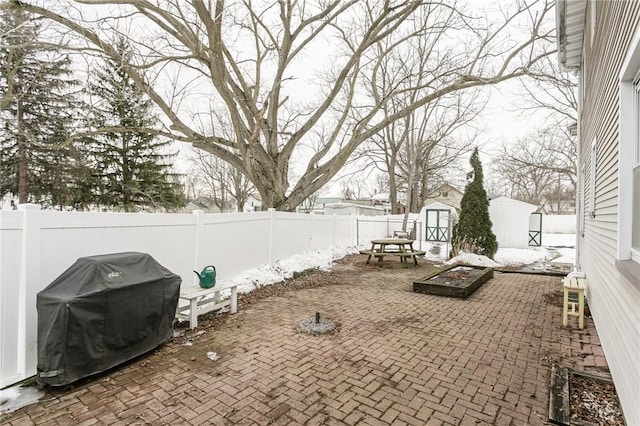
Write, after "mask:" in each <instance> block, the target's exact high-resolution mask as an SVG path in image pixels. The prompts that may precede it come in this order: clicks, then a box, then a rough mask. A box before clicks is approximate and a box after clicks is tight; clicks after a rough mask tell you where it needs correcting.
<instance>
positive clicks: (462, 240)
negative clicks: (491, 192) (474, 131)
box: [451, 148, 498, 258]
mask: <svg viewBox="0 0 640 426" xmlns="http://www.w3.org/2000/svg"><path fill="white" fill-rule="evenodd" d="M470 163H471V168H472V170H471V172H469V174H467V181H468V183H467V186H466V187H465V190H464V195H463V196H462V201H461V202H460V220H459V221H458V223H457V224H456V225H455V226H454V227H453V235H452V237H451V247H452V248H451V255H452V256H456V255H458V254H459V253H460V252H463V251H466V252H471V253H477V254H481V255H484V256H487V257H490V258H493V256H494V255H495V254H496V251H498V241H497V240H496V236H495V235H494V233H493V231H492V230H491V219H489V200H488V198H487V193H486V191H485V190H484V186H483V183H482V180H483V176H482V164H481V163H480V158H479V157H478V148H476V149H474V150H473V154H471V161H470Z"/></svg>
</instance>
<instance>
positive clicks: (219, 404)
mask: <svg viewBox="0 0 640 426" xmlns="http://www.w3.org/2000/svg"><path fill="white" fill-rule="evenodd" d="M362 259H363V260H362V262H361V263H364V258H362ZM399 266H400V264H399V262H398V264H396V265H393V264H387V266H385V267H384V268H380V269H371V268H370V269H360V268H358V267H357V266H353V265H338V266H337V267H336V268H335V269H334V271H332V272H331V274H332V275H334V276H335V281H337V282H338V283H339V284H337V285H327V286H321V287H317V288H309V289H302V290H295V291H290V292H288V293H286V294H285V295H284V296H275V297H268V298H266V299H262V300H259V301H257V302H256V303H252V304H250V305H248V306H242V305H240V309H239V312H238V314H236V315H234V316H231V317H229V319H228V321H227V322H226V323H223V324H221V325H220V326H219V327H217V329H215V330H204V331H201V332H196V333H194V334H192V335H191V336H190V339H191V342H192V344H191V345H190V346H185V345H184V343H183V342H184V338H181V339H176V340H175V341H172V342H170V343H167V344H165V345H164V346H162V347H161V348H159V349H158V350H156V351H155V352H154V353H152V354H150V355H147V356H144V357H142V358H139V359H137V360H135V361H133V362H131V363H129V364H127V365H125V366H122V367H120V368H116V369H115V370H113V371H112V372H110V373H108V374H105V375H102V376H98V377H96V378H94V379H92V380H89V381H85V382H83V383H81V384H79V385H78V386H77V387H75V388H73V389H71V390H67V391H60V390H57V391H55V392H52V393H48V394H47V395H46V396H45V398H43V399H42V400H41V402H39V403H37V404H34V405H31V406H29V407H25V408H23V409H21V410H18V411H17V412H15V413H12V414H10V415H9V416H8V418H5V421H6V422H7V423H8V424H10V425H25V424H42V425H58V424H84V425H90V424H122V425H125V424H127V425H128V424H194V425H198V424H213V425H231V424H261V425H267V424H272V425H290V424H308V425H315V424H326V425H334V424H335V425H337V424H340V425H342V424H348V425H355V424H358V425H387V424H393V425H396V424H398V425H402V424H410V425H425V424H428V425H438V424H453V425H475V424H497V425H524V424H527V425H528V424H532V425H537V424H545V423H546V422H547V420H546V419H547V405H548V398H549V393H548V385H549V377H550V364H551V363H552V362H556V361H560V362H562V363H563V364H565V365H572V366H574V367H575V368H578V369H586V370H588V369H597V368H599V367H605V368H606V363H605V361H604V357H603V356H602V352H601V350H600V347H599V342H598V337H597V334H596V332H595V329H594V326H593V322H592V321H591V319H586V328H585V330H578V329H577V322H576V320H575V318H572V320H574V321H573V322H572V323H571V324H570V327H569V328H566V329H565V328H563V327H562V317H561V310H562V308H561V307H560V306H557V304H551V303H547V302H546V299H547V298H548V294H549V293H552V292H557V291H559V290H561V285H560V278H558V277H546V276H537V275H524V274H499V273H498V274H496V276H495V278H494V279H492V280H490V281H489V282H487V283H486V284H484V285H483V287H481V288H480V289H479V290H478V291H477V292H476V293H475V294H474V295H473V296H471V297H470V298H469V299H467V300H459V299H451V298H445V297H438V296H429V295H424V294H417V293H413V292H412V291H411V283H412V280H413V279H414V278H419V277H420V276H422V275H424V274H425V271H426V270H427V269H426V268H427V267H426V266H425V265H424V262H421V266H419V267H417V268H415V267H406V268H405V267H404V266H402V267H399ZM545 295H546V296H545ZM315 312H320V313H321V314H322V315H323V316H326V317H328V318H330V319H332V320H334V321H337V322H338V323H339V325H340V328H339V331H338V332H336V333H335V334H333V335H324V336H309V335H304V334H299V333H297V332H296V325H297V324H298V323H299V322H300V321H301V320H303V319H305V318H307V317H311V316H313V315H314V313H315ZM210 351H211V352H216V353H217V354H218V355H220V359H219V360H217V361H212V360H211V359H209V358H208V357H207V352H210Z"/></svg>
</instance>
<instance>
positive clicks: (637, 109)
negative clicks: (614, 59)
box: [630, 73, 640, 263]
mask: <svg viewBox="0 0 640 426" xmlns="http://www.w3.org/2000/svg"><path fill="white" fill-rule="evenodd" d="M633 98H634V102H633V104H634V105H633V119H634V132H633V133H634V134H633V143H632V147H633V148H632V152H630V153H631V154H632V155H633V165H632V170H633V171H632V174H633V178H632V188H633V190H632V191H631V193H632V197H633V201H632V209H631V211H632V213H631V218H632V225H631V257H632V258H633V260H635V261H636V262H639V263H640V73H638V75H637V76H636V78H635V80H634V82H633Z"/></svg>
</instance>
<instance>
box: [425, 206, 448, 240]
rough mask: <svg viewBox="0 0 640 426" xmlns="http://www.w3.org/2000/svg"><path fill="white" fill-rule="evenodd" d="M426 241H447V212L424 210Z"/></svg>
mask: <svg viewBox="0 0 640 426" xmlns="http://www.w3.org/2000/svg"><path fill="white" fill-rule="evenodd" d="M426 216H427V217H426V224H427V226H426V228H427V235H426V237H427V238H426V240H427V241H442V242H446V241H449V210H441V209H434V210H430V209H427V210H426Z"/></svg>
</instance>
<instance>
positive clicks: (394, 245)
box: [360, 238, 426, 265]
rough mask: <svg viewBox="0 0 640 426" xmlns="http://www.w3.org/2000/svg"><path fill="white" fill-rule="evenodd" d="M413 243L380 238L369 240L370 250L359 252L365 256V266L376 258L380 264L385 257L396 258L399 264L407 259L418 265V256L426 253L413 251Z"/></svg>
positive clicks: (403, 239)
mask: <svg viewBox="0 0 640 426" xmlns="http://www.w3.org/2000/svg"><path fill="white" fill-rule="evenodd" d="M413 241H414V240H411V239H409V238H381V239H377V240H371V249H370V250H361V251H360V253H361V254H367V255H369V257H367V264H368V263H369V262H371V258H372V257H377V258H378V262H379V263H382V260H383V259H384V257H385V256H398V257H400V262H406V260H407V259H408V258H413V262H414V263H415V264H416V265H418V256H424V255H425V253H426V252H424V251H422V250H415V249H414V248H413Z"/></svg>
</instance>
